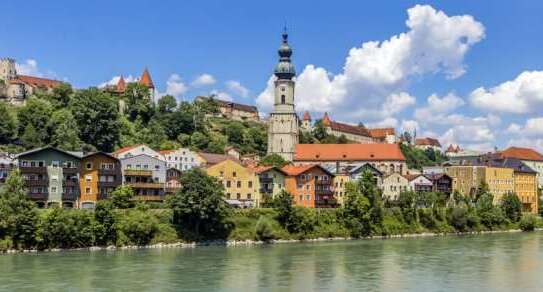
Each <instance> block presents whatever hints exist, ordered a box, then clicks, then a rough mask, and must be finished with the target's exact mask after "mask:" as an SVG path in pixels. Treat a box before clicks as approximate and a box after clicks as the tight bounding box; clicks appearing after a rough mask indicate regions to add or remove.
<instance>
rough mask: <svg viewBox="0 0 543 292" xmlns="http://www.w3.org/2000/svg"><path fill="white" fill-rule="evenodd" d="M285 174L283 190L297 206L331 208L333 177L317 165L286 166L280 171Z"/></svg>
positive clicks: (333, 201)
mask: <svg viewBox="0 0 543 292" xmlns="http://www.w3.org/2000/svg"><path fill="white" fill-rule="evenodd" d="M281 170H282V171H283V172H284V173H285V174H286V176H285V189H286V191H287V192H289V193H290V194H291V195H292V196H293V197H294V203H295V204H296V205H297V206H302V207H309V208H333V207H335V206H336V204H337V201H336V198H335V197H334V190H333V185H332V181H333V178H334V175H333V174H332V173H330V172H329V171H327V170H326V169H324V168H323V167H321V166H320V165H318V164H309V165H308V164H306V165H298V166H296V165H287V166H285V167H283V168H282V169H281Z"/></svg>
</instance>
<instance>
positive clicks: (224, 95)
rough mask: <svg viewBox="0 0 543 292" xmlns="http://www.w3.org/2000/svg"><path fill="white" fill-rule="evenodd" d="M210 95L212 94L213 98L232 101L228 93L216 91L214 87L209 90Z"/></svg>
mask: <svg viewBox="0 0 543 292" xmlns="http://www.w3.org/2000/svg"><path fill="white" fill-rule="evenodd" d="M211 95H214V96H215V98H217V99H220V100H224V101H233V100H234V99H233V98H232V96H231V95H230V94H228V93H226V92H223V91H218V90H216V89H214V90H212V91H211Z"/></svg>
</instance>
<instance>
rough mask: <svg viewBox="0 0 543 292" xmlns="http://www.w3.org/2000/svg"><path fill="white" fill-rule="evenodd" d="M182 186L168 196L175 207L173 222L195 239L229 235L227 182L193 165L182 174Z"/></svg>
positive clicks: (173, 207)
mask: <svg viewBox="0 0 543 292" xmlns="http://www.w3.org/2000/svg"><path fill="white" fill-rule="evenodd" d="M180 182H181V188H180V189H179V191H178V192H177V193H175V194H174V195H172V196H169V197H168V198H167V204H168V206H169V207H170V208H171V209H172V210H173V222H174V224H176V225H177V226H178V227H179V228H182V229H184V230H185V231H186V232H187V233H188V234H192V235H193V237H194V239H202V238H226V236H227V235H228V232H229V230H230V226H229V224H228V223H227V221H226V218H227V217H228V216H229V213H230V207H229V206H228V205H227V204H226V202H225V201H224V186H223V184H222V183H221V182H220V181H218V180H217V179H216V178H214V177H210V176H208V175H207V174H206V173H205V172H204V171H202V170H200V169H192V170H189V171H187V172H185V173H183V175H182V176H181V178H180Z"/></svg>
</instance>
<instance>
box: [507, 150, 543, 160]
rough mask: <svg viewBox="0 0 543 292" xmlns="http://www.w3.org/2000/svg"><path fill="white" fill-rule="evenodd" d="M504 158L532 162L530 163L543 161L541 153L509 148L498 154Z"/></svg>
mask: <svg viewBox="0 0 543 292" xmlns="http://www.w3.org/2000/svg"><path fill="white" fill-rule="evenodd" d="M498 154H499V155H500V156H501V157H502V158H516V159H520V160H530V161H543V155H541V154H540V153H539V152H537V151H535V150H533V149H530V148H522V147H509V148H507V149H505V150H503V151H500V152H498Z"/></svg>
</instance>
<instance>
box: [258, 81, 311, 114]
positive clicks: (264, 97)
mask: <svg viewBox="0 0 543 292" xmlns="http://www.w3.org/2000/svg"><path fill="white" fill-rule="evenodd" d="M274 81H275V77H274V76H273V75H272V76H271V77H270V78H269V79H268V81H267V82H266V89H264V91H262V92H261V93H260V94H259V95H258V96H257V97H256V104H257V105H258V107H259V108H258V111H259V112H260V113H262V114H264V113H266V112H269V111H270V110H271V109H272V108H273V90H274ZM296 95H297V93H295V96H296ZM298 102H299V101H298V100H296V103H298ZM298 108H300V107H299V106H298Z"/></svg>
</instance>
